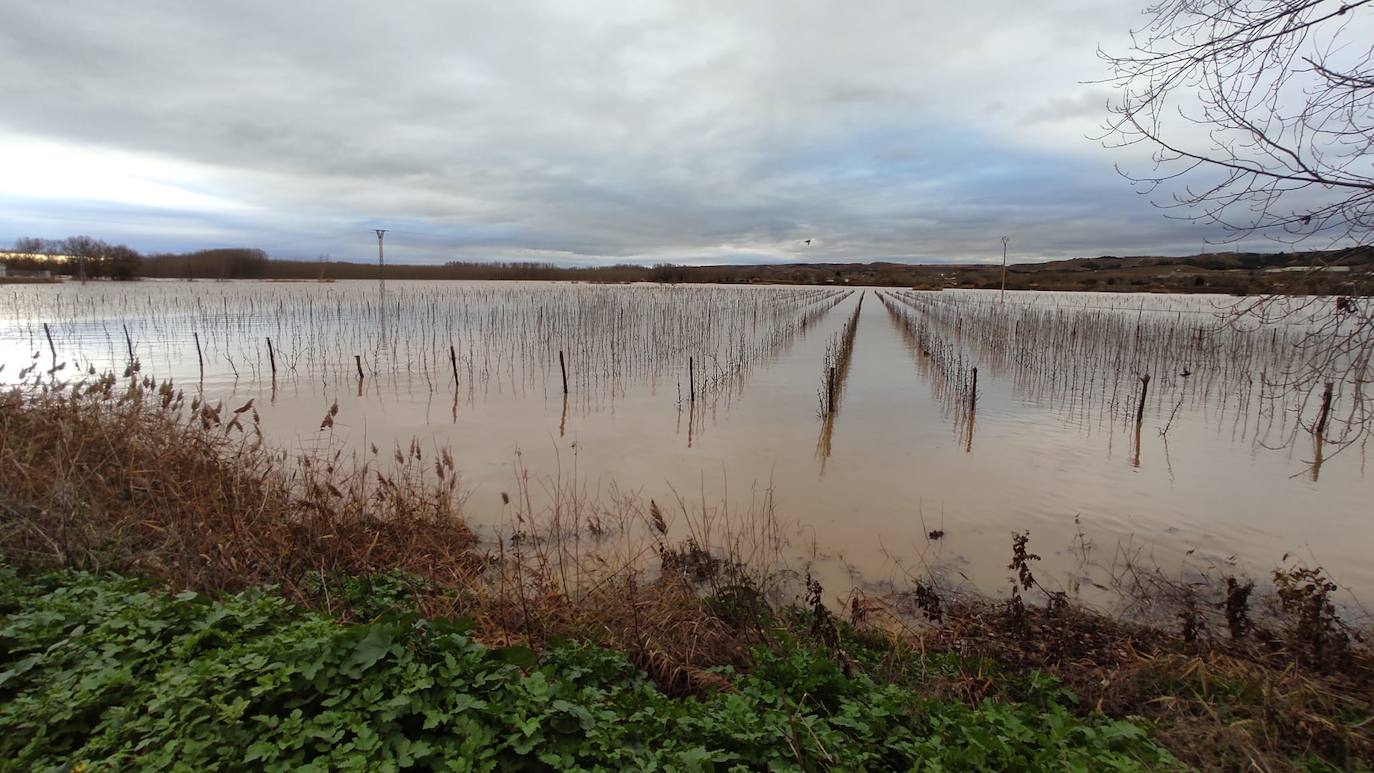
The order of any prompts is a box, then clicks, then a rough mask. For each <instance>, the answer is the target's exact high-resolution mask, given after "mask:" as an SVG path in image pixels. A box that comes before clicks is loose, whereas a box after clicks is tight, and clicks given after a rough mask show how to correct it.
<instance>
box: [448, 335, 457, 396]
mask: <svg viewBox="0 0 1374 773" xmlns="http://www.w3.org/2000/svg"><path fill="white" fill-rule="evenodd" d="M448 364H449V365H452V366H453V388H454V389H457V388H458V353H457V352H455V351H454V350H453V344H449V345H448Z"/></svg>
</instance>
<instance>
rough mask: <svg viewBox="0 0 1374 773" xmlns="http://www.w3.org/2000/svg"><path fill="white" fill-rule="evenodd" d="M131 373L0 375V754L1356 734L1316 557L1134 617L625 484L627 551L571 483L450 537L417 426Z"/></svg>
mask: <svg viewBox="0 0 1374 773" xmlns="http://www.w3.org/2000/svg"><path fill="white" fill-rule="evenodd" d="M136 379H137V375H136V374H135V375H134V376H133V380H132V381H129V380H121V379H115V378H113V377H108V376H107V377H104V378H98V379H97V378H92V379H91V380H90V381H89V382H88V383H85V384H81V385H66V386H60V387H55V386H51V385H50V387H49V388H48V389H46V390H44V389H39V388H36V387H30V388H26V389H25V390H22V391H20V390H16V391H13V392H10V393H6V394H4V395H3V396H0V555H3V558H4V561H5V563H6V564H7V566H6V568H4V569H3V571H0V769H16V770H19V769H37V768H44V767H52V768H55V769H74V768H81V767H85V766H90V767H96V766H98V765H103V766H105V767H107V768H111V769H125V768H130V767H157V766H171V765H172V764H177V765H181V766H190V767H195V768H199V767H211V766H215V765H218V766H221V767H242V766H253V767H257V766H278V767H297V766H299V765H302V764H306V763H313V764H314V765H316V766H317V767H319V768H321V769H323V768H326V767H328V768H332V767H347V766H353V767H360V768H368V769H373V768H378V769H381V768H386V767H419V768H450V767H451V768H455V769H465V768H471V767H475V768H484V767H485V768H489V767H493V766H495V767H511V766H527V767H542V766H548V767H554V768H564V767H573V766H581V767H597V766H603V767H611V768H616V767H649V766H651V765H657V766H659V767H665V768H671V769H680V770H690V769H700V768H710V767H712V766H713V765H714V766H719V767H721V768H726V767H730V766H743V767H744V768H757V767H766V766H776V767H780V768H789V767H790V768H800V769H825V768H850V769H905V768H908V767H910V766H912V765H913V764H919V765H923V766H926V767H931V768H937V767H944V768H955V769H979V768H1015V769H1063V768H1065V767H1071V768H1080V769H1102V768H1107V767H1114V768H1127V769H1130V768H1159V767H1171V766H1174V765H1180V764H1181V765H1187V766H1202V767H1220V768H1233V769H1255V768H1259V769H1292V768H1303V767H1305V768H1309V769H1339V768H1352V769H1358V768H1360V767H1368V766H1369V765H1370V762H1371V760H1374V727H1371V724H1374V723H1372V722H1371V720H1370V717H1371V711H1372V710H1374V708H1372V707H1371V694H1374V689H1371V688H1372V687H1374V678H1372V677H1371V674H1374V657H1371V655H1370V652H1369V649H1368V647H1367V646H1366V644H1365V643H1364V641H1363V639H1362V634H1361V632H1360V631H1358V630H1355V629H1352V628H1351V627H1349V626H1347V625H1346V624H1345V623H1344V622H1342V621H1341V620H1340V619H1339V617H1338V616H1337V614H1336V610H1335V607H1334V606H1333V605H1332V604H1331V601H1330V594H1331V588H1330V586H1329V584H1328V583H1326V581H1325V580H1324V579H1323V578H1322V577H1321V575H1320V574H1319V573H1311V572H1301V571H1296V572H1287V573H1283V574H1280V575H1277V576H1276V591H1277V592H1276V594H1274V597H1273V601H1274V607H1273V609H1272V611H1266V609H1267V608H1266V607H1265V606H1264V605H1262V604H1259V603H1252V602H1251V601H1250V599H1251V591H1250V590H1247V587H1248V586H1246V585H1244V584H1243V583H1232V584H1231V585H1230V586H1229V587H1219V588H1217V589H1216V593H1218V594H1219V595H1218V596H1217V598H1216V599H1215V600H1211V599H1209V597H1208V596H1207V594H1208V593H1209V592H1211V591H1209V589H1206V588H1193V587H1191V586H1190V589H1189V590H1188V592H1187V593H1186V594H1185V595H1184V596H1182V597H1180V599H1179V601H1178V607H1177V615H1178V625H1177V626H1174V627H1173V630H1163V629H1159V628H1145V627H1138V626H1131V625H1126V624H1122V623H1118V622H1115V621H1113V620H1111V619H1108V618H1105V617H1101V616H1099V615H1096V614H1094V613H1091V612H1088V611H1085V610H1081V609H1076V608H1074V607H1073V606H1071V605H1069V604H1067V603H1065V601H1064V599H1063V598H1062V597H1058V596H1051V595H1048V594H1044V593H1043V591H1041V590H1040V589H1039V586H1038V583H1037V582H1036V581H1035V578H1034V576H1033V566H1034V561H1035V560H1036V559H1035V556H1034V555H1033V554H1031V553H1030V552H1029V550H1028V545H1027V543H1026V542H1025V541H1024V539H1018V540H1016V541H1015V542H1014V549H1013V560H1012V568H1013V569H1014V571H1015V573H1016V574H1017V585H1016V586H1015V587H1016V590H1015V592H1014V594H1013V596H1012V597H1011V599H1010V600H1008V601H1005V602H1003V601H993V600H977V599H957V598H954V597H950V596H948V595H941V594H940V593H939V592H938V591H937V590H935V589H933V588H932V587H928V586H927V585H924V584H919V583H918V584H916V586H915V587H914V588H913V590H912V591H911V592H910V593H908V594H899V595H894V596H893V597H891V598H889V599H885V600H881V603H880V600H876V599H860V598H855V599H852V600H851V603H849V604H848V605H847V608H846V609H845V610H844V612H843V613H842V614H839V613H836V612H834V611H832V610H831V609H828V608H827V607H826V606H825V605H824V604H822V603H821V598H822V595H823V591H822V589H821V588H819V586H818V585H816V584H814V583H811V582H808V583H807V584H806V588H805V591H804V595H802V596H800V597H796V596H794V597H791V598H788V597H786V596H785V595H780V593H779V591H778V590H777V588H778V587H779V586H778V585H777V584H776V583H774V582H773V578H771V577H770V576H769V574H768V573H767V572H766V571H764V570H761V569H757V568H754V567H755V566H756V565H754V566H751V565H750V564H748V563H745V562H740V561H733V560H730V558H729V557H721V556H718V555H717V556H713V555H711V554H710V553H708V552H707V551H706V550H704V549H702V547H701V545H702V544H714V541H708V540H705V539H688V540H686V541H685V542H676V541H670V535H673V534H675V533H676V532H678V531H679V530H680V529H678V528H675V525H673V524H669V523H667V519H666V518H665V517H664V515H663V513H662V512H661V511H660V509H659V508H658V507H657V506H656V505H652V504H651V505H650V506H649V507H647V508H643V510H642V512H640V511H639V510H634V513H635V515H636V517H639V518H640V519H641V521H642V524H643V525H644V526H645V530H644V532H643V533H644V534H645V537H644V540H645V542H646V543H647V545H648V547H649V548H650V549H651V550H653V551H656V553H657V556H658V561H657V564H659V566H655V567H654V568H653V571H647V570H644V569H643V562H642V561H634V562H619V563H616V562H608V561H606V560H605V558H604V556H603V555H600V554H598V553H597V551H596V550H587V549H586V548H585V546H584V547H583V548H581V549H580V552H578V553H576V554H573V553H570V552H569V551H567V550H566V549H565V545H566V543H568V542H569V540H567V539H566V538H565V539H562V540H554V539H551V538H552V537H553V536H556V535H559V534H563V535H564V536H565V537H566V534H567V533H568V532H569V530H573V529H577V528H579V527H577V526H573V525H571V524H569V523H568V522H567V521H568V520H570V517H569V514H568V513H562V514H561V515H560V514H558V513H555V517H554V518H553V519H552V521H550V522H545V523H542V524H535V523H533V522H530V521H529V520H528V519H527V520H526V530H525V531H524V532H522V533H520V534H517V535H513V537H512V538H511V539H509V540H506V541H503V542H502V544H501V545H500V546H483V545H479V544H478V541H477V540H476V539H475V538H474V536H473V534H472V532H471V531H470V530H468V529H467V528H466V527H465V526H464V525H463V523H462V520H461V512H460V505H461V497H460V495H459V492H460V490H461V489H460V487H459V486H458V483H457V477H456V473H455V471H454V465H453V463H452V460H451V459H450V458H449V457H447V455H444V454H440V455H439V456H438V458H433V457H432V456H431V457H429V458H426V455H425V454H424V452H423V451H422V449H420V448H419V447H418V446H412V447H411V448H410V449H398V450H397V451H396V453H395V457H396V458H395V459H394V460H388V462H387V464H385V465H382V464H381V463H380V460H379V459H378V458H377V457H378V456H379V454H377V453H376V452H374V454H373V457H372V458H369V459H361V460H353V461H349V460H345V459H343V458H341V457H339V456H337V455H316V456H312V457H308V458H289V457H287V456H285V455H282V454H277V453H273V452H271V451H269V450H266V449H264V448H263V447H262V445H261V435H260V433H259V432H258V427H257V421H256V416H255V413H254V412H253V410H252V408H251V406H243V407H241V408H240V409H238V410H237V411H232V412H231V411H229V410H228V409H224V408H220V407H218V406H207V405H204V404H201V403H198V402H196V401H195V400H194V399H191V400H190V401H188V400H187V398H186V397H185V396H183V395H182V394H180V393H179V392H177V391H176V390H174V389H173V388H172V387H171V386H170V385H157V384H153V383H151V382H146V381H145V382H142V383H139V382H137V380H136ZM332 417H333V413H332V411H331V412H330V413H328V414H326V416H325V417H323V418H324V419H325V423H326V424H327V423H329V422H330V421H332ZM517 499H518V495H517ZM621 507H622V508H623V507H625V505H623V504H622V505H621ZM631 509H634V508H631ZM586 515H587V514H586V513H581V514H578V515H577V516H576V520H577V522H579V523H580V522H581V521H582V520H583V519H584V517H586ZM684 515H685V513H684ZM560 518H562V519H563V522H562V523H559V522H558V521H559V519H560ZM619 528H624V522H622V523H621V526H620V527H619ZM607 529H608V527H607V526H606V525H605V524H604V523H598V524H597V526H596V528H595V529H591V528H590V526H589V527H588V533H587V534H585V536H586V537H587V538H589V539H590V538H591V537H592V536H595V535H598V534H599V535H600V536H601V537H604V538H606V539H609V538H610V537H609V536H608V535H606V534H605V532H606V530H607ZM689 531H690V529H689ZM693 533H694V534H698V532H693ZM1259 596H1260V594H1259V593H1258V592H1256V593H1255V597H1256V598H1259ZM1042 599H1043V600H1044V602H1045V603H1041V601H1042ZM904 606H908V607H909V608H910V611H911V613H912V614H911V615H901V614H898V613H897V610H899V609H900V608H902V607H904ZM915 616H920V617H922V618H924V619H923V621H921V622H917V621H916V620H914V619H912V618H913V617H915Z"/></svg>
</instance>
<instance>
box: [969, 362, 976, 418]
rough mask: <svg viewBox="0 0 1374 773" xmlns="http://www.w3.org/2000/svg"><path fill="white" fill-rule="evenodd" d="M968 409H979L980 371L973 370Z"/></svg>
mask: <svg viewBox="0 0 1374 773" xmlns="http://www.w3.org/2000/svg"><path fill="white" fill-rule="evenodd" d="M968 407H969V408H970V409H972V408H976V407H978V369H977V368H974V369H973V384H972V385H971V386H970V387H969V390H968Z"/></svg>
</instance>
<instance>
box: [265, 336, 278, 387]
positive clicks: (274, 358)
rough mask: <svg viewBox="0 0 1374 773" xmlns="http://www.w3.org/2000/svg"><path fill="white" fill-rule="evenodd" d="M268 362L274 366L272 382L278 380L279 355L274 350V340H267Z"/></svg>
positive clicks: (269, 338)
mask: <svg viewBox="0 0 1374 773" xmlns="http://www.w3.org/2000/svg"><path fill="white" fill-rule="evenodd" d="M267 361H268V362H269V363H271V364H272V380H273V381H276V380H277V353H276V351H275V350H274V349H273V348H272V338H271V336H268V338H267Z"/></svg>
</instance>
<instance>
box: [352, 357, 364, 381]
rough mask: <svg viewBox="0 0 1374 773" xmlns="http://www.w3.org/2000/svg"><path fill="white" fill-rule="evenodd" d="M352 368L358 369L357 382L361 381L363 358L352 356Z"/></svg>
mask: <svg viewBox="0 0 1374 773" xmlns="http://www.w3.org/2000/svg"><path fill="white" fill-rule="evenodd" d="M353 367H355V368H357V369H358V381H359V382H361V381H362V380H363V358H362V356H360V355H357V354H355V355H353Z"/></svg>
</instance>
